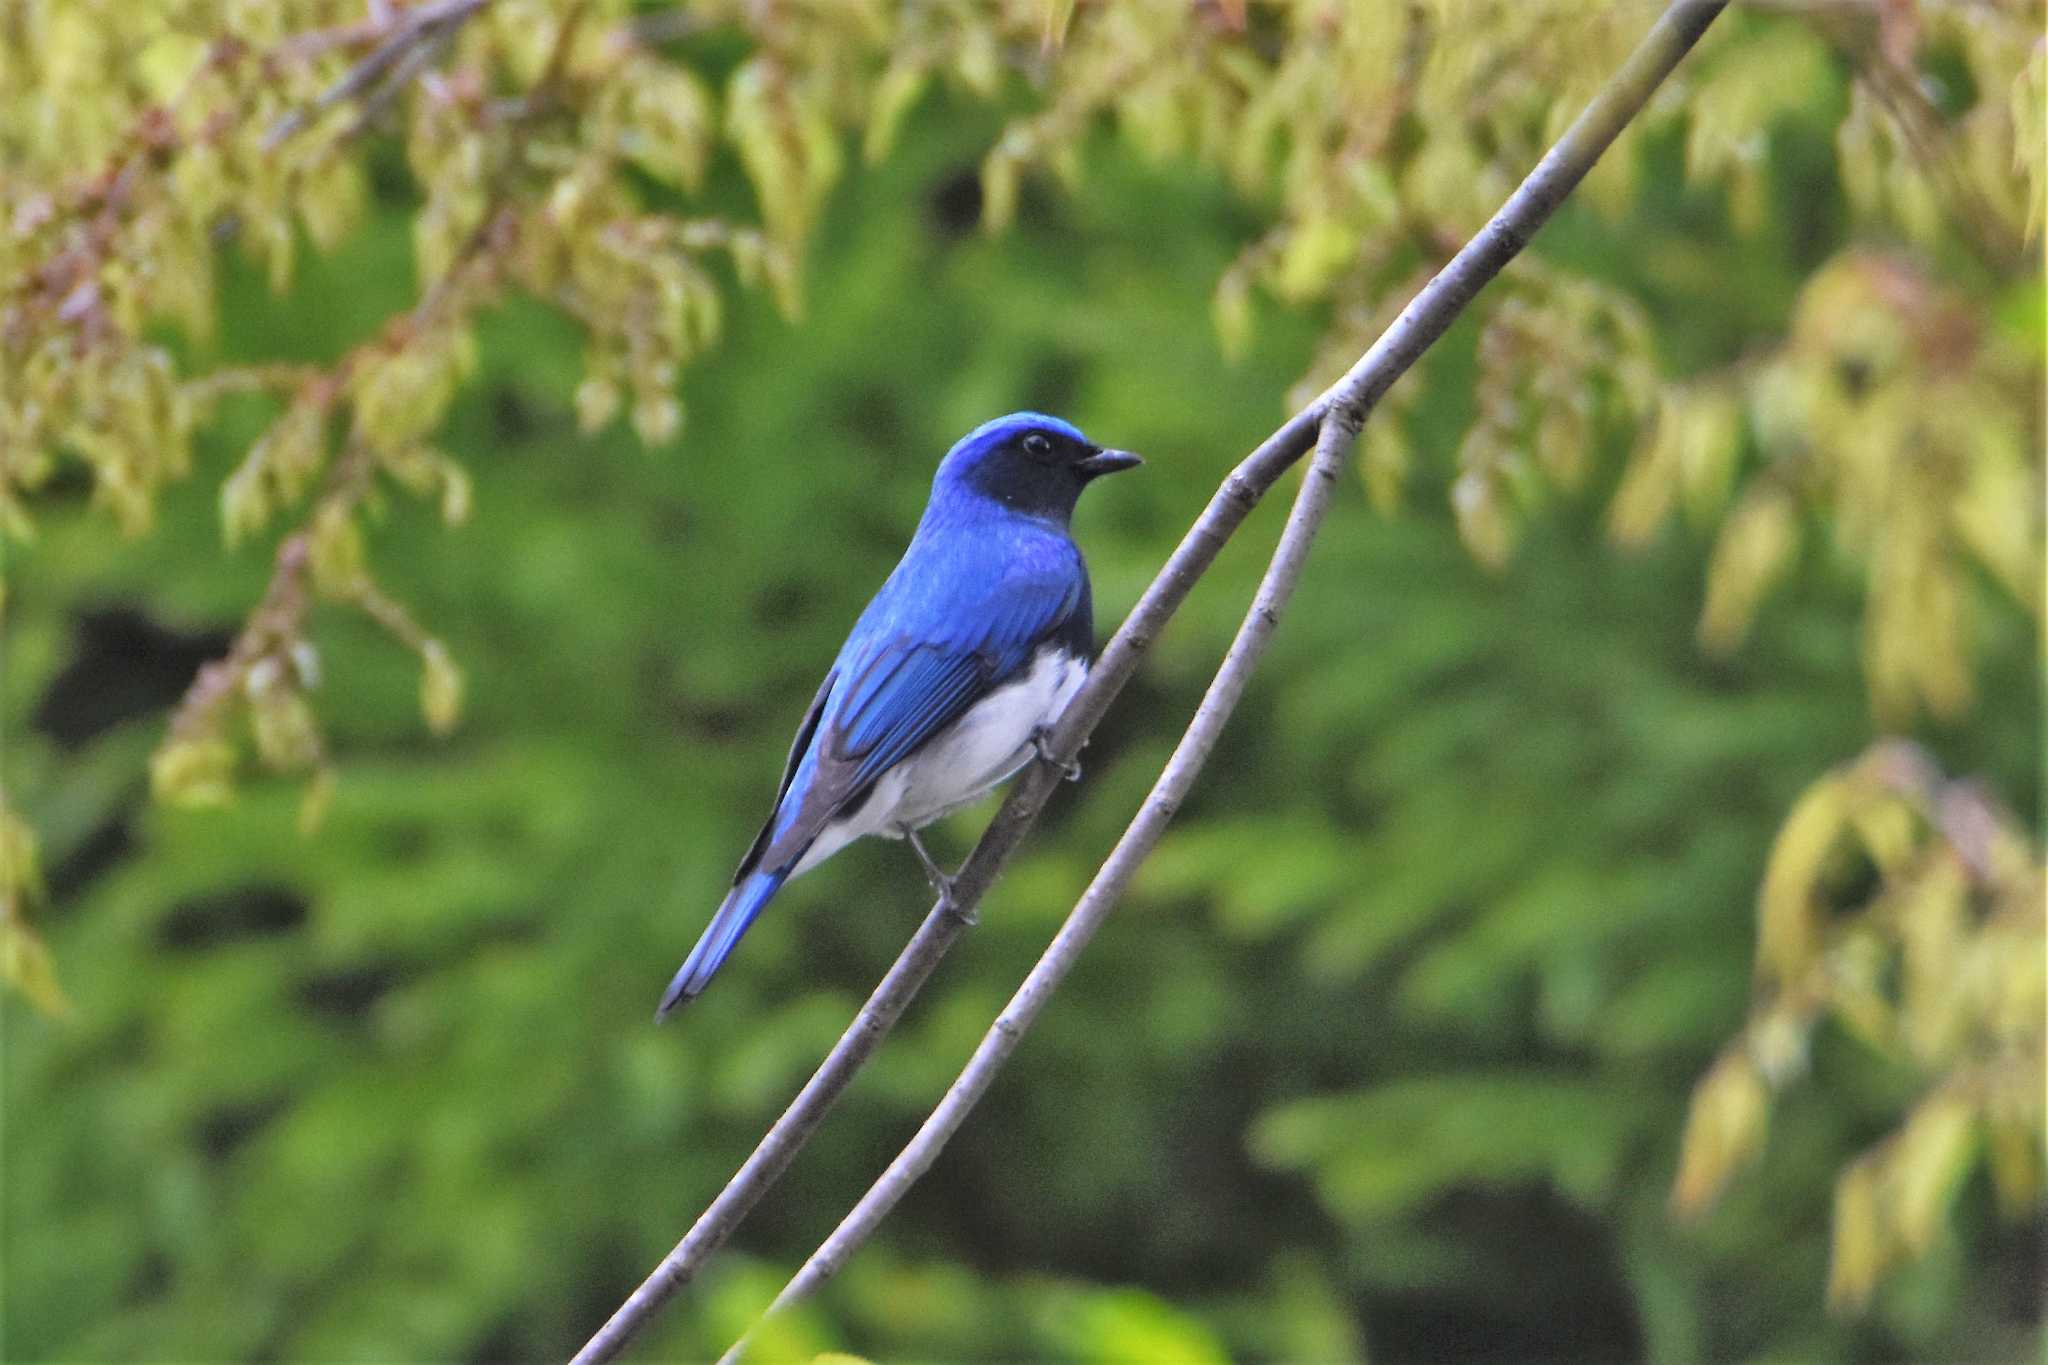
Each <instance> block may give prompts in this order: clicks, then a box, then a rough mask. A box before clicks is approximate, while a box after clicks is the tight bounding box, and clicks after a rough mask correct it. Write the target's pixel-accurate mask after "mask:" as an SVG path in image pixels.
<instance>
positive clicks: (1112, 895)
mask: <svg viewBox="0 0 2048 1365" xmlns="http://www.w3.org/2000/svg"><path fill="white" fill-rule="evenodd" d="M1357 435H1358V427H1357V425H1356V420H1355V418H1354V417H1353V416H1352V415H1351V413H1350V412H1349V411H1347V410H1345V409H1342V408H1332V409H1331V410H1330V412H1329V414H1328V415H1327V416H1326V417H1324V419H1323V423H1322V435H1321V437H1320V438H1319V439H1318V440H1317V442H1316V453H1315V458H1314V459H1313V460H1312V461H1311V462H1310V463H1309V467H1308V472H1307V474H1306V475H1305V476H1304V478H1303V479H1302V483H1301V491H1300V492H1299V493H1297V494H1296V495H1295V498H1294V509H1293V511H1291V512H1290V513H1289V514H1288V517H1287V526H1286V529H1285V530H1283V531H1282V532H1281V534H1280V543H1279V545H1278V546H1277V547H1276V548H1275V549H1274V551H1273V559H1272V562H1271V563H1270V564H1268V565H1267V567H1266V574H1265V577H1264V579H1263V580H1261V582H1260V583H1259V589H1258V592H1257V593H1256V594H1255V595H1254V596H1253V598H1252V605H1251V609H1250V610H1249V611H1247V612H1246V613H1245V618H1244V623H1243V624H1242V625H1240V626H1239V627H1238V630H1237V638H1236V639H1234V640H1233V641H1231V645H1230V651H1229V653H1227V654H1226V655H1224V657H1223V664H1222V666H1221V667H1220V668H1218V669H1217V670H1216V676H1215V678H1214V679H1213V680H1211V682H1210V683H1209V690H1208V691H1207V692H1206V693H1205V694H1204V695H1203V697H1202V704H1201V705H1200V706H1199V707H1197V708H1196V710H1195V718H1194V720H1193V721H1191V722H1190V723H1189V725H1188V728H1187V731H1186V733H1184V734H1183V735H1182V736H1181V738H1180V743H1179V744H1178V745H1176V746H1175V747H1174V751H1173V757H1172V758H1170V759H1168V760H1167V763H1166V766H1165V767H1164V768H1163V769H1161V770H1160V773H1159V780H1158V781H1157V782H1155V783H1154V784H1153V786H1152V791H1151V794H1150V795H1148V796H1147V797H1146V798H1145V804H1144V805H1143V807H1141V808H1140V809H1139V811H1138V817H1137V819H1135V820H1133V821H1132V822H1131V823H1130V825H1129V827H1128V828H1126V829H1125V830H1124V833H1123V837H1122V838H1121V839H1119V840H1117V843H1116V847H1115V848H1114V849H1112V850H1111V851H1110V855H1109V858H1108V860H1107V861H1105V862H1104V863H1103V864H1102V869H1101V871H1099V872H1097V873H1096V874H1095V880H1094V881H1092V882H1090V883H1089V884H1088V889H1087V890H1086V891H1085V892H1083V893H1082V896H1081V899H1080V901H1079V902H1078V903H1077V904H1076V905H1075V907H1074V910H1073V913H1072V914H1070V915H1068V916H1067V921H1066V923H1065V924H1063V925H1061V926H1060V931H1059V933H1058V934H1056V935H1055V936H1054V937H1053V941H1052V943H1051V944H1050V945H1048V946H1047V948H1046V950H1045V954H1044V955H1043V956H1042V957H1040V958H1039V959H1038V965H1037V966H1035V967H1033V968H1032V969H1031V974H1030V975H1029V976H1027V977H1025V978H1024V984H1023V985H1022V986H1020V987H1019V988H1018V989H1017V993H1016V994H1015V995H1013V996H1011V997H1010V1003H1009V1004H1008V1005H1007V1006H1005V1007H1004V1009H1003V1012H1002V1013H1001V1014H1000V1015H998V1016H996V1021H995V1023H994V1024H993V1025H992V1026H991V1027H990V1028H989V1031H988V1032H987V1034H985V1035H984V1036H983V1037H982V1040H981V1046H979V1047H977V1048H976V1049H975V1050H974V1055H973V1057H971V1058H970V1059H968V1063H967V1066H966V1069H965V1070H963V1071H962V1072H961V1073H960V1077H959V1079H958V1080H956V1081H954V1082H953V1085H952V1087H951V1088H950V1089H948V1090H947V1091H946V1096H945V1098H944V1099H942V1100H940V1101H939V1106H938V1108H936V1109H934V1110H933V1111H932V1113H931V1117H930V1118H928V1119H926V1120H925V1122H924V1126H923V1127H922V1128H920V1129H918V1131H917V1136H916V1137H914V1138H912V1139H911V1140H910V1144H909V1145H908V1146H907V1147H905V1148H904V1149H903V1151H902V1153H901V1154H900V1155H898V1156H897V1158H896V1159H895V1160H894V1161H893V1162H891V1163H890V1164H889V1169H888V1170H887V1171H885V1172H883V1174H882V1177H881V1179H879V1180H877V1181H876V1182H875V1184H874V1186H873V1188H871V1189H870V1190H869V1191H868V1192H867V1195H866V1197H865V1198H863V1199H862V1200H861V1201H860V1203H859V1204H858V1205H857V1206H856V1207H855V1208H854V1210H853V1212H852V1213H850V1214H848V1215H847V1216H846V1218H845V1220H844V1221H842V1222H841V1223H840V1224H839V1226H838V1227H837V1228H836V1229H834V1230H833V1233H832V1235H831V1236H830V1237H828V1238H826V1239H825V1242H824V1244H823V1245H822V1246H820V1247H819V1248H818V1249H817V1250H816V1251H814V1252H812V1253H811V1258H810V1259H809V1260H808V1261H806V1262H804V1266H803V1269H802V1270H800V1271H798V1272H797V1274H796V1277H795V1278H794V1279H792V1280H791V1281H790V1282H789V1283H788V1284H787V1285H785V1286H783V1290H782V1292H781V1293H780V1294H778V1295H776V1297H775V1302H774V1303H773V1304H772V1305H771V1306H770V1307H769V1309H768V1314H769V1316H773V1315H774V1314H775V1313H777V1312H778V1311H780V1310H782V1309H784V1308H787V1307H788V1306H789V1305H791V1304H793V1303H796V1302H799V1301H800V1300H802V1299H805V1298H808V1297H810V1295H811V1294H813V1293H814V1292H816V1290H817V1289H818V1287H819V1286H820V1285H822V1284H824V1283H825V1281H826V1280H828V1279H830V1278H831V1277H832V1276H833V1275H834V1274H836V1273H838V1270H839V1268H840V1267H841V1266H842V1265H844V1264H845V1263H846V1258H847V1257H848V1256H851V1255H852V1254H853V1252H854V1250H855V1249H856V1248H858V1247H859V1246H860V1245H861V1244H862V1243H863V1242H865V1241H867V1239H868V1237H869V1236H870V1235H872V1234H873V1232H874V1230H875V1228H876V1227H877V1226H879V1225H880V1223H881V1221H882V1219H884V1218H886V1217H887V1216H888V1215H889V1211H890V1210H891V1209H893V1208H895V1207H896V1203H897V1201H898V1200H900V1199H902V1197H903V1196H904V1195H905V1194H907V1193H909V1191H910V1187H911V1186H912V1185H914V1184H916V1183H917V1181H918V1179H919V1178H920V1177H921V1176H923V1175H924V1173H925V1172H926V1171H928V1170H930V1169H931V1165H932V1162H934V1161H936V1160H937V1159H938V1155H939V1153H940V1152H941V1151H942V1150H944V1148H945V1145H946V1142H947V1140H948V1139H950V1138H951V1137H952V1136H953V1134H954V1133H956V1132H958V1131H959V1128H960V1125H961V1124H962V1123H964V1122H966V1119H967V1115H968V1114H969V1112H971V1111H972V1110H973V1108H974V1106H975V1105H976V1104H977V1103H979V1102H980V1100H981V1097H982V1096H983V1095H984V1094H986V1093H987V1092H988V1088H989V1086H990V1085H991V1084H993V1083H994V1081H995V1078H996V1073H997V1072H999V1071H1001V1070H1002V1067H1003V1063H1004V1062H1006V1061H1008V1060H1009V1059H1010V1054H1011V1053H1012V1052H1015V1051H1016V1050H1017V1045H1018V1044H1019V1043H1020V1042H1022V1041H1023V1040H1024V1035H1025V1034H1026V1033H1027V1032H1029V1031H1030V1029H1031V1026H1032V1024H1034V1023H1036V1022H1037V1020H1038V1016H1039V1014H1040V1013H1041V1012H1043V1010H1044V1009H1045V1006H1046V1002H1047V1001H1049V1000H1051V999H1052V993H1053V991H1055V990H1056V989H1058V987H1059V984H1060V982H1061V981H1063V980H1065V979H1066V976H1067V973H1068V972H1069V971H1071V970H1073V966H1074V964H1075V963H1076V962H1078V961H1079V960H1080V957H1081V953H1082V950H1084V949H1085V948H1086V947H1087V946H1088V942H1089V940H1090V939H1092V938H1094V937H1095V931H1096V930H1097V929H1100V928H1101V927H1102V923H1103V921H1104V920H1106V919H1108V918H1109V912H1110V911H1111V910H1113V909H1115V908H1116V904H1117V901H1118V900H1119V899H1120V898H1121V897H1122V895H1123V893H1124V890H1125V889H1126V888H1127V887H1128V886H1129V885H1130V882H1131V878H1132V877H1134V876H1136V875H1137V871H1138V868H1139V866H1140V865H1141V864H1143V863H1144V861H1145V859H1146V857H1147V856H1148V855H1149V854H1150V853H1151V852H1152V850H1153V848H1155V847H1156V846H1157V845H1158V843H1159V840H1160V837H1161V836H1162V835H1164V834H1165V833H1166V827H1167V825H1169V824H1170V823H1172V821H1173V817H1174V814H1175V812H1177V811H1178V810H1179V809H1180V804H1181V802H1182V801H1184V800H1186V799H1187V794H1188V792H1189V791H1190V790H1192V789H1193V787H1194V784H1195V779H1196V778H1197V777H1198V776H1200V775H1201V771H1202V768H1203V766H1204V765H1205V764H1206V763H1207V762H1208V761H1209V755H1210V753H1211V752H1212V751H1213V750H1214V749H1215V747H1216V741H1217V740H1218V739H1219V738H1221V737H1222V734H1223V727H1224V725H1225V724H1226V723H1227V722H1228V721H1229V719H1230V714H1231V712H1233V711H1235V710H1236V709H1237V703H1238V701H1239V699H1240V698H1241V697H1243V695H1244V689H1245V684H1246V683H1247V682H1249V681H1250V679H1251V674H1252V669H1253V668H1255V667H1256V666H1257V665H1258V662H1259V658H1260V656H1261V655H1263V654H1264V653H1265V652H1266V646H1267V644H1268V643H1269V642H1270V641H1271V640H1272V638H1273V631H1274V629H1275V627H1277V626H1278V625H1279V624H1280V616H1281V614H1282V613H1283V612H1284V611H1286V609H1287V603H1288V600H1289V599H1290V598H1291V597H1293V595H1294V588H1295V585H1296V584H1297V583H1299V582H1300V580H1301V571H1302V568H1303V566H1304V565H1306V564H1307V562H1308V551H1309V546H1310V545H1311V543H1312V542H1313V541H1314V539H1315V534H1316V530H1317V528H1319V527H1320V526H1321V525H1322V521H1323V516H1324V514H1325V513H1326V512H1327V511H1328V510H1329V506H1330V499H1331V496H1332V494H1333V493H1334V492H1335V490H1336V486H1337V480H1338V479H1339V477H1341V476H1342V474H1343V472H1344V464H1345V455H1346V453H1347V452H1348V451H1349V450H1350V449H1351V444H1352V441H1353V439H1354V438H1355V437H1356V436H1357ZM746 1345H747V1341H746V1339H744V1338H743V1339H742V1340H741V1341H740V1342H739V1343H737V1344H736V1345H734V1347H733V1348H732V1350H730V1351H728V1352H727V1353H726V1355H725V1357H724V1360H725V1362H734V1361H737V1360H738V1359H739V1357H740V1355H741V1354H742V1353H743V1352H744V1350H745V1348H746Z"/></svg>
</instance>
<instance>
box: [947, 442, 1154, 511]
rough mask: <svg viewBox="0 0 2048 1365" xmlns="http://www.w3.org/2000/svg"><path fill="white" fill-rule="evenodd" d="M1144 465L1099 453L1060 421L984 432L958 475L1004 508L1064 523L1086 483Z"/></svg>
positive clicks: (1119, 453) (1123, 454)
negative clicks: (1121, 470) (1105, 475)
mask: <svg viewBox="0 0 2048 1365" xmlns="http://www.w3.org/2000/svg"><path fill="white" fill-rule="evenodd" d="M1142 463H1143V461H1142V460H1140V459H1139V458H1138V457H1137V456H1135V455H1133V454H1131V453H1130V452H1129V451H1126V450H1105V449H1103V448H1102V447H1101V446H1099V445H1096V444H1094V443H1093V442H1091V441H1089V440H1088V439H1087V438H1086V437H1084V436H1082V435H1081V433H1080V432H1078V431H1076V430H1074V429H1073V428H1072V427H1070V426H1068V425H1067V424H1066V423H1064V422H1054V421H1050V420H1048V421H1046V422H1043V423H1038V422H1026V421H1012V422H1008V423H1005V424H1003V426H1002V427H1000V428H999V429H998V430H995V431H991V432H988V433H986V436H985V437H984V439H983V440H981V441H979V442H977V443H976V448H975V449H973V450H972V451H971V452H970V458H969V459H967V460H966V461H965V462H964V468H963V469H962V470H961V471H960V472H961V474H962V475H963V476H964V478H965V482H966V483H967V484H968V485H969V486H970V487H972V488H974V489H975V490H976V491H977V492H980V493H983V494H986V495H987V496H989V497H992V498H994V499H996V500H997V501H998V502H1001V503H1002V504H1004V505H1005V506H1007V507H1012V508H1015V509H1016V510H1017V511H1019V512H1024V513H1027V514H1030V515H1033V516H1045V517H1053V518H1055V519H1057V520H1059V521H1061V522H1064V521H1066V520H1067V519H1068V518H1069V517H1071V516H1072V515H1073V512H1074V503H1075V500H1076V499H1078V498H1079V497H1080V496H1081V490H1082V489H1083V488H1085V487H1087V486H1088V484H1089V483H1091V482H1093V481H1094V480H1096V479H1099V478H1101V477H1102V476H1103V475H1104V474H1114V473H1116V472H1117V471H1118V470H1120V469H1132V468H1135V467H1136V466H1138V465H1140V464H1142Z"/></svg>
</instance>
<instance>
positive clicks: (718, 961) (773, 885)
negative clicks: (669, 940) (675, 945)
mask: <svg viewBox="0 0 2048 1365" xmlns="http://www.w3.org/2000/svg"><path fill="white" fill-rule="evenodd" d="M787 880H789V869H788V868H784V869H783V870H782V871H780V872H769V871H766V870H764V869H758V868H757V869H756V870H754V871H752V872H749V873H748V874H747V875H746V876H744V877H742V878H740V880H739V884H738V885H736V886H734V887H733V889H732V890H731V892H729V893H728V894H727V895H726V898H725V903H724V904H723V905H721V906H719V907H718V913H717V914H715V915H713V916H712V917H711V923H710V924H709V925H707V926H706V927H705V929H704V936H703V937H702V938H700V939H698V940H697V946H696V947H694V948H692V949H691V950H690V955H689V956H688V957H687V958H684V959H683V966H682V970H681V971H679V972H677V973H676V975H675V980H673V981H671V982H669V983H668V994H666V995H664V996H662V997H661V1008H660V1009H657V1010H656V1011H655V1012H654V1017H655V1020H656V1021H657V1022H658V1021H660V1020H662V1019H665V1018H667V1017H668V1013H669V1011H670V1010H672V1009H674V1008H675V1007H676V1006H678V1005H684V1004H688V1003H689V1002H690V1001H691V1000H693V999H695V998H696V996H697V994H698V992H700V991H702V990H703V989H704V988H705V987H706V986H708V985H710V984H711V978H712V977H713V976H715V975H716V974H717V972H718V969H719V968H720V967H723V966H724V965H725V960H726V959H727V958H728V957H731V956H732V950H733V949H734V948H735V947H737V946H738V945H739V941H740V936H741V935H742V934H744V933H746V932H747V926H748V925H750V924H752V923H753V922H754V917H755V916H756V915H758V914H760V913H761V907H762V906H764V905H766V904H767V903H768V902H769V901H770V900H771V899H773V897H774V895H775V893H776V892H777V891H780V890H781V889H782V884H783V882H785V881H787Z"/></svg>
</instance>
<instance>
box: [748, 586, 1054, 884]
mask: <svg viewBox="0 0 2048 1365" xmlns="http://www.w3.org/2000/svg"><path fill="white" fill-rule="evenodd" d="M976 586H977V589H978V590H977V591H975V592H973V593H972V594H968V595H966V596H967V598H968V600H966V601H964V602H960V601H956V602H955V603H952V604H943V605H948V606H951V607H952V608H953V609H952V610H946V611H940V612H932V611H929V610H922V608H924V607H925V603H923V602H920V601H919V600H918V599H917V598H915V597H912V598H911V599H910V602H909V609H908V610H904V611H897V612H885V613H883V614H881V616H880V617H879V619H876V620H874V621H869V620H868V619H865V618H864V619H863V621H862V624H861V627H859V628H856V631H855V635H854V638H853V639H851V640H849V641H848V642H847V648H846V650H845V651H844V652H842V654H841V655H840V660H839V666H838V668H837V670H836V676H837V682H836V685H835V686H834V687H833V689H832V692H831V695H830V696H829V697H827V698H826V700H825V703H824V707H823V714H822V715H821V717H820V719H819V721H818V722H817V726H816V729H815V732H814V733H813V734H812V736H811V741H810V745H809V748H808V751H807V752H806V753H805V754H804V755H803V756H802V757H801V758H799V759H798V760H797V763H796V765H795V767H794V768H793V769H792V770H791V772H790V775H789V783H788V785H787V786H786V788H785V790H784V793H783V799H782V801H781V803H780V805H779V808H778V809H777V811H776V813H775V815H774V816H773V817H772V818H771V819H770V821H769V826H768V828H767V829H766V830H764V831H763V832H762V833H763V839H762V841H761V847H760V850H759V855H758V857H757V858H756V859H753V860H750V862H749V864H747V865H743V866H742V868H741V871H742V873H746V872H749V871H751V870H753V868H754V867H756V866H759V867H764V868H776V867H780V866H783V865H784V864H785V863H792V864H793V863H794V862H795V861H796V860H797V859H798V858H800V857H802V856H803V850H804V849H806V848H808V847H809V846H810V844H811V841H812V840H814V839H815V838H817V836H818V832H819V831H820V830H821V829H823V828H824V827H825V825H827V824H828V823H830V822H831V821H832V820H833V819H834V818H835V817H836V816H838V815H839V814H841V813H842V812H844V811H847V810H850V809H853V808H856V807H858V806H859V804H860V802H861V801H863V800H864V799H866V796H867V793H868V791H869V790H870V789H871V788H872V787H873V786H874V784H875V782H876V781H877V780H879V779H880V778H881V776H882V775H883V774H884V773H886V772H887V771H888V770H889V769H890V768H892V767H894V766H895V765H896V764H898V763H900V762H902V761H903V760H904V759H906V758H908V757H910V756H911V755H912V754H914V753H916V752H917V750H918V749H919V748H920V747H921V746H922V745H924V744H925V742H926V741H928V740H930V739H931V738H932V737H933V736H934V735H936V734H938V733H939V732H940V731H942V730H944V729H945V728H946V727H947V726H948V725H950V724H952V723H953V722H954V721H956V720H958V719H959V718H960V717H961V716H962V715H964V714H966V712H967V711H968V710H969V708H971V707H972V706H973V705H974V704H975V703H976V702H977V701H979V700H981V699H982V698H983V697H986V696H987V695H988V694H989V693H990V692H992V691H994V690H995V689H996V688H998V687H1000V686H1002V685H1003V684H1004V683H1005V682H1008V681H1009V680H1010V678H1011V677H1012V676H1013V675H1015V674H1016V673H1018V672H1019V671H1020V670H1022V669H1024V668H1025V667H1027V666H1028V665H1029V664H1030V662H1031V660H1032V657H1033V656H1034V655H1035V654H1036V653H1037V651H1038V649H1039V647H1040V646H1041V645H1043V644H1045V643H1046V642H1047V641H1049V640H1052V639H1054V638H1066V637H1069V636H1072V635H1074V634H1075V633H1076V632H1075V630H1074V627H1077V626H1078V627H1079V632H1078V633H1079V635H1080V636H1081V637H1082V638H1083V640H1084V641H1085V637H1086V635H1087V634H1088V632H1089V631H1090V630H1091V629H1092V626H1091V625H1090V623H1089V616H1090V611H1089V601H1088V580H1087V576H1086V574H1085V573H1084V572H1083V571H1082V570H1081V568H1080V564H1079V560H1078V558H1077V557H1076V558H1074V559H1071V560H1069V559H1067V558H1066V557H1064V556H1062V557H1061V558H1060V559H1058V560H1055V561H1053V562H1050V563H1046V564H1042V565H1038V566H1029V565H1026V566H1013V569H1012V571H1011V572H1008V573H1005V574H1003V575H1002V576H1001V577H1000V578H999V579H998V580H997V581H995V582H994V583H990V584H986V585H976ZM920 617H922V618H924V619H923V620H922V622H920V619H919V618H920ZM1080 648H1081V649H1083V650H1085V649H1086V648H1087V644H1086V643H1085V642H1084V643H1082V644H1081V645H1080Z"/></svg>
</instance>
